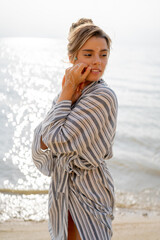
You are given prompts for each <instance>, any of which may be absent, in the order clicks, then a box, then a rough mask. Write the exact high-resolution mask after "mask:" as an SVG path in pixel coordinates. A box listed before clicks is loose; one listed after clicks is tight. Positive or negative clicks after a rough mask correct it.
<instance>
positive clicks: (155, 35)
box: [0, 0, 160, 44]
mask: <svg viewBox="0 0 160 240" xmlns="http://www.w3.org/2000/svg"><path fill="white" fill-rule="evenodd" d="M159 9H160V1H159V0H79V1H76V0H63V1H62V0H56V1H55V0H0V37H47V38H50V37H51V38H54V37H58V38H59V37H60V38H67V35H68V30H69V27H70V25H71V24H72V22H76V21H77V20H78V19H79V18H81V17H86V18H92V20H93V22H94V23H95V24H96V25H98V26H100V27H101V28H102V29H103V30H104V31H105V32H106V33H108V34H109V35H110V37H111V38H112V40H114V41H120V42H136V41H138V42H141V43H152V44H159V43H160V14H159Z"/></svg>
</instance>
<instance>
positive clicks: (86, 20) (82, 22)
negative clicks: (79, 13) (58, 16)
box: [70, 18, 93, 30]
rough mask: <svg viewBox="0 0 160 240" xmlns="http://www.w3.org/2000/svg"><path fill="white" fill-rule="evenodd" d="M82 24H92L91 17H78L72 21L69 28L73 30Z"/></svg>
mask: <svg viewBox="0 0 160 240" xmlns="http://www.w3.org/2000/svg"><path fill="white" fill-rule="evenodd" d="M83 24H91V25H92V24H93V21H92V19H89V18H80V19H79V20H78V21H77V22H76V23H72V26H71V28H70V30H73V29H75V28H77V27H79V26H80V25H83Z"/></svg>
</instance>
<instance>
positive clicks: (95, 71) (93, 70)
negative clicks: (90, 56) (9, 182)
mask: <svg viewBox="0 0 160 240" xmlns="http://www.w3.org/2000/svg"><path fill="white" fill-rule="evenodd" d="M91 72H93V73H99V72H101V70H100V69H91Z"/></svg>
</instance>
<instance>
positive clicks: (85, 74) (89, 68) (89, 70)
mask: <svg viewBox="0 0 160 240" xmlns="http://www.w3.org/2000/svg"><path fill="white" fill-rule="evenodd" d="M90 72H91V67H89V66H88V67H87V68H86V69H85V71H84V73H83V74H82V79H86V77H87V76H88V75H89V73H90Z"/></svg>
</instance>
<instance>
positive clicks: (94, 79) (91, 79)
mask: <svg viewBox="0 0 160 240" xmlns="http://www.w3.org/2000/svg"><path fill="white" fill-rule="evenodd" d="M100 78H101V77H99V78H91V77H88V78H86V80H87V81H89V82H96V81H98V80H99V79H100Z"/></svg>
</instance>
